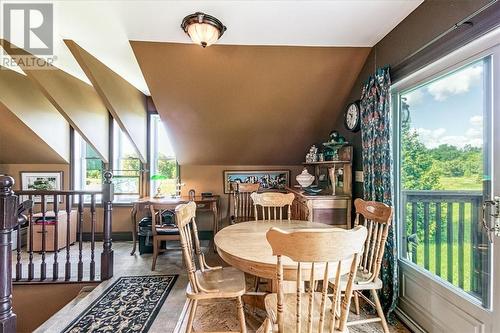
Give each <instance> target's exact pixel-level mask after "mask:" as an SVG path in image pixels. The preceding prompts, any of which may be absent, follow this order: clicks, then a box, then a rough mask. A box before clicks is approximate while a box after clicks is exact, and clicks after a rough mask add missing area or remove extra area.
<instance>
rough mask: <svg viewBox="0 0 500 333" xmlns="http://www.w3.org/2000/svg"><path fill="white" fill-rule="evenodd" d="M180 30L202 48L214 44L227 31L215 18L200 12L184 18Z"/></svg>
mask: <svg viewBox="0 0 500 333" xmlns="http://www.w3.org/2000/svg"><path fill="white" fill-rule="evenodd" d="M181 28H182V30H184V32H185V33H186V34H188V36H189V37H190V38H191V40H192V41H193V42H194V43H196V44H198V45H201V46H203V47H207V46H210V45H212V44H213V43H215V42H216V41H217V40H218V39H219V38H220V37H221V36H222V35H223V34H224V31H226V30H227V28H226V27H225V26H224V24H222V22H221V21H219V20H218V19H217V18H215V17H213V16H211V15H208V14H205V13H201V12H197V13H194V14H191V15H188V16H186V17H185V18H184V19H183V20H182V24H181Z"/></svg>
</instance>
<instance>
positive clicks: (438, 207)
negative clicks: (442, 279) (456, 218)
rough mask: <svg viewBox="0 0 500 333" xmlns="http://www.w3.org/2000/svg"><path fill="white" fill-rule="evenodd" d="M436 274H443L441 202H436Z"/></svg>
mask: <svg viewBox="0 0 500 333" xmlns="http://www.w3.org/2000/svg"><path fill="white" fill-rule="evenodd" d="M435 238H436V249H435V250H436V252H435V256H436V274H437V275H439V276H441V203H440V202H438V203H436V235H435Z"/></svg>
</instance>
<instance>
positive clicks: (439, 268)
mask: <svg viewBox="0 0 500 333" xmlns="http://www.w3.org/2000/svg"><path fill="white" fill-rule="evenodd" d="M482 201H483V195H482V193H481V192H477V191H403V192H402V207H403V209H402V221H403V223H402V227H403V235H404V237H403V240H404V244H402V245H403V246H404V248H405V249H407V259H408V260H410V261H412V262H413V263H415V264H417V265H418V266H420V267H422V268H424V269H426V270H428V271H430V272H432V273H434V274H436V275H437V276H439V277H441V278H442V279H443V280H446V281H448V282H449V283H451V284H453V285H454V286H456V287H458V288H460V289H462V290H464V291H466V292H467V293H469V294H471V295H472V296H474V297H476V298H477V299H479V300H481V301H482V302H483V304H488V292H487V290H488V289H487V288H488V285H489V283H488V281H489V270H490V267H489V242H488V239H487V235H486V234H485V233H484V232H483V230H482V228H481V223H480V221H479V218H480V216H481V209H482Z"/></svg>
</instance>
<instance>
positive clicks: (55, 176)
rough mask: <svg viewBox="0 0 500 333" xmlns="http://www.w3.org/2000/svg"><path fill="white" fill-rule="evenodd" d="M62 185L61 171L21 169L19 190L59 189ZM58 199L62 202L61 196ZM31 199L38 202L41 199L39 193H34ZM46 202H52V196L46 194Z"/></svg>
mask: <svg viewBox="0 0 500 333" xmlns="http://www.w3.org/2000/svg"><path fill="white" fill-rule="evenodd" d="M62 187H63V172H62V171H21V190H23V191H42V190H45V191H60V190H62ZM26 199H27V198H24V200H26ZM60 200H61V202H62V197H61V199H60ZM33 201H34V203H40V202H41V201H42V200H41V197H40V196H39V195H36V196H34V197H33ZM46 202H54V197H52V196H48V197H47V198H46Z"/></svg>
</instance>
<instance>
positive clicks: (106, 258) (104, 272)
mask: <svg viewBox="0 0 500 333" xmlns="http://www.w3.org/2000/svg"><path fill="white" fill-rule="evenodd" d="M112 178H113V174H112V173H111V172H109V171H106V172H105V173H104V184H103V185H102V204H103V206H104V225H103V242H102V253H101V280H107V279H110V278H111V277H113V260H114V259H113V258H114V255H113V249H112V241H111V232H112V230H113V195H114V187H113V183H112V181H111V179H112Z"/></svg>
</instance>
